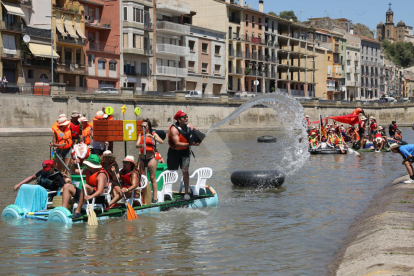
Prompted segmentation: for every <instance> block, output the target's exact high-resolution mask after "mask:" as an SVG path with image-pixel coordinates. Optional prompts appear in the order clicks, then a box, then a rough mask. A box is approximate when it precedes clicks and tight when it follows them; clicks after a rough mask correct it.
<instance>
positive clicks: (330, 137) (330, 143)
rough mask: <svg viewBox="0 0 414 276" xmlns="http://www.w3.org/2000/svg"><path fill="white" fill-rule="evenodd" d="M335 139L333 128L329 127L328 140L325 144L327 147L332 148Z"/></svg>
mask: <svg viewBox="0 0 414 276" xmlns="http://www.w3.org/2000/svg"><path fill="white" fill-rule="evenodd" d="M335 140H336V134H335V129H334V128H331V129H329V131H328V140H327V141H326V144H327V145H328V146H329V147H331V148H334V147H335Z"/></svg>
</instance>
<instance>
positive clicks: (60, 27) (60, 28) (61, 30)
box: [56, 18, 68, 37]
mask: <svg viewBox="0 0 414 276" xmlns="http://www.w3.org/2000/svg"><path fill="white" fill-rule="evenodd" d="M56 29H57V30H58V31H59V33H60V34H61V35H62V36H64V37H66V36H68V35H67V34H66V32H65V29H64V28H63V25H62V20H61V19H60V18H56Z"/></svg>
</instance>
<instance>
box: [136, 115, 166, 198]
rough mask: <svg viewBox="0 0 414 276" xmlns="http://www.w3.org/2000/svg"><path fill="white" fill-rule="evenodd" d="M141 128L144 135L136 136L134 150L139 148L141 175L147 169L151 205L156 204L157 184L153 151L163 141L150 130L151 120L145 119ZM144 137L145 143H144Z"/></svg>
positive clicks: (155, 161)
mask: <svg viewBox="0 0 414 276" xmlns="http://www.w3.org/2000/svg"><path fill="white" fill-rule="evenodd" d="M141 127H142V129H143V131H145V133H143V134H140V135H138V139H137V143H136V148H139V149H140V151H139V168H140V171H141V173H144V174H145V168H146V167H148V170H149V174H150V180H151V185H152V190H153V191H154V192H153V194H152V196H153V198H152V203H154V204H155V203H157V202H158V198H157V192H156V191H158V184H157V177H156V172H157V164H158V163H157V160H155V151H156V147H157V143H159V144H163V143H164V141H163V140H162V139H161V138H160V137H159V136H158V134H157V133H156V132H155V131H153V130H152V125H151V120H149V119H145V120H143V121H142V124H141ZM144 136H145V142H144ZM144 143H145V151H146V156H145V155H144ZM145 158H146V159H145Z"/></svg>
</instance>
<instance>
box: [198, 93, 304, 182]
mask: <svg viewBox="0 0 414 276" xmlns="http://www.w3.org/2000/svg"><path fill="white" fill-rule="evenodd" d="M256 105H263V106H266V107H268V108H271V109H273V110H274V111H275V112H276V121H275V122H274V126H275V128H276V127H280V128H281V129H283V132H284V133H283V135H281V137H278V142H277V145H278V148H280V151H278V153H277V154H278V156H280V158H281V159H282V160H281V162H279V164H278V165H277V167H276V169H278V170H279V171H280V172H282V173H283V174H285V175H286V176H289V175H293V174H294V173H296V172H297V171H298V170H299V169H300V168H301V167H302V166H303V165H304V163H305V162H306V160H307V159H308V158H309V152H308V143H307V141H308V140H307V139H308V134H307V132H306V127H307V126H306V122H305V120H304V117H303V107H302V105H301V104H300V103H299V101H297V100H296V99H295V98H293V97H292V96H290V95H288V94H286V93H271V94H267V95H263V96H259V97H255V98H253V99H251V100H249V101H247V102H246V103H244V104H243V105H241V106H240V107H239V108H237V109H236V110H235V111H233V112H232V113H231V114H230V115H229V116H228V117H227V118H225V119H223V120H221V121H219V122H216V123H214V124H213V125H212V126H211V127H210V129H209V130H208V131H207V134H206V135H208V134H209V133H210V132H211V131H213V130H214V129H216V128H218V127H220V126H222V125H224V124H225V123H227V122H228V121H230V120H232V119H234V118H235V117H237V116H239V115H240V114H241V113H242V112H244V111H246V110H248V109H249V108H251V107H253V106H256Z"/></svg>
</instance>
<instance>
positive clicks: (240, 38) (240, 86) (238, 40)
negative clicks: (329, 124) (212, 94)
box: [184, 0, 315, 96]
mask: <svg viewBox="0 0 414 276" xmlns="http://www.w3.org/2000/svg"><path fill="white" fill-rule="evenodd" d="M184 1H186V2H187V3H190V4H191V9H192V11H194V12H195V13H196V14H195V15H194V16H193V19H192V20H193V24H194V25H197V26H202V27H205V28H210V29H214V30H217V31H221V32H226V33H227V40H226V50H227V57H226V65H227V72H226V82H227V83H226V88H227V92H229V93H233V94H234V93H241V92H248V93H256V91H257V92H258V93H266V92H272V91H286V92H288V93H291V94H294V95H297V96H309V95H312V93H313V92H310V93H309V92H308V91H314V84H315V83H314V82H313V81H314V75H313V70H314V69H313V68H314V64H313V63H312V62H311V60H313V59H314V51H315V50H314V47H313V45H314V44H313V43H312V39H313V34H312V31H313V30H312V29H309V28H306V27H305V26H302V25H300V24H298V23H295V22H291V21H287V20H283V19H281V18H278V17H275V16H271V15H268V14H266V13H264V12H263V9H264V1H258V9H257V10H256V9H253V6H252V5H247V6H245V5H244V1H240V4H238V1H233V0H226V1H219V0H200V1H191V0H184ZM309 45H311V46H312V47H311V48H310V50H309ZM279 55H280V56H279ZM312 78H313V79H312Z"/></svg>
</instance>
